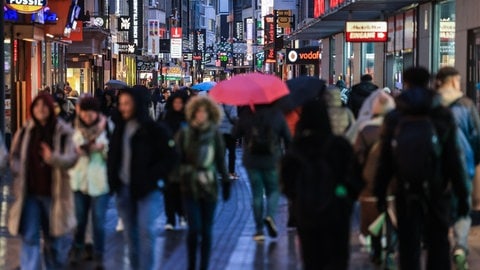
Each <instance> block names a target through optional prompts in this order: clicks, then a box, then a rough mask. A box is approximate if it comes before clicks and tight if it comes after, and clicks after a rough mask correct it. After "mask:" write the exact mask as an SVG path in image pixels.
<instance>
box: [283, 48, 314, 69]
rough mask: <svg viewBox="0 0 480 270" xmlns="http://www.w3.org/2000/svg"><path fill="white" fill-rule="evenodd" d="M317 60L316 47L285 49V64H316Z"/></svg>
mask: <svg viewBox="0 0 480 270" xmlns="http://www.w3.org/2000/svg"><path fill="white" fill-rule="evenodd" d="M319 61H320V50H319V48H318V47H309V48H298V49H287V64H298V65H310V64H318V63H319Z"/></svg>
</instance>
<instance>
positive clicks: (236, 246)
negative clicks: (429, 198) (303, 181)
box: [0, 153, 480, 270]
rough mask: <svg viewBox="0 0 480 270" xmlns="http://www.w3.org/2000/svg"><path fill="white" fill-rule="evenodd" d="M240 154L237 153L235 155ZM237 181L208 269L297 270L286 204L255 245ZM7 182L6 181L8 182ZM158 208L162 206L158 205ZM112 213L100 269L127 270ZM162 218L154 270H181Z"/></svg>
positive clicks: (475, 240)
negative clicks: (271, 234)
mask: <svg viewBox="0 0 480 270" xmlns="http://www.w3.org/2000/svg"><path fill="white" fill-rule="evenodd" d="M239 154H240V153H239ZM238 168H239V174H240V179H239V180H238V181H236V182H235V184H234V185H233V189H232V197H231V199H230V200H229V201H228V202H227V203H223V202H220V203H219V204H218V206H217V211H216V216H215V225H214V228H213V230H214V233H213V234H214V242H213V252H212V257H211V269H215V270H216V269H218V270H223V269H228V270H237V269H238V270H240V269H241V270H248V269H258V270H263V269H265V270H266V269H274V270H290V269H292V270H293V269H301V259H300V251H299V243H298V238H297V236H296V232H295V231H288V230H287V228H286V226H285V225H286V221H287V202H286V200H285V199H284V198H282V199H281V201H280V207H279V214H278V217H277V224H278V227H279V237H278V238H277V239H275V240H271V239H268V238H267V240H266V241H265V242H264V243H260V244H259V243H256V242H255V241H253V239H252V235H253V232H254V221H253V215H252V210H251V207H250V204H251V203H250V200H251V196H250V190H249V188H250V187H249V184H248V180H247V178H246V172H245V170H244V169H243V167H241V166H240V164H238ZM7 178H8V177H7ZM6 182H7V183H8V181H3V185H2V186H0V192H1V194H0V196H1V209H2V212H1V213H0V269H5V270H10V269H17V268H18V266H19V261H18V254H19V249H20V245H21V244H20V241H19V239H18V238H13V237H11V236H9V235H8V233H7V232H6V229H5V209H6V206H7V204H8V203H9V200H11V196H10V194H9V185H8V184H5V183H6ZM159 207H162V208H163V205H161V206H159ZM116 223H117V213H116V210H115V207H114V202H113V200H112V202H111V204H110V207H109V210H108V212H107V223H106V224H105V227H106V230H107V244H106V246H107V250H106V254H105V265H106V269H108V270H113V269H114V270H123V269H125V270H126V269H128V259H126V256H125V255H124V248H123V239H122V234H121V233H119V232H117V231H116V230H115V226H116ZM352 223H353V224H354V225H353V229H352V244H351V249H352V254H351V262H350V269H351V270H369V269H375V268H374V267H373V266H372V265H371V264H370V263H369V260H368V252H367V251H366V250H365V248H363V247H362V246H361V245H360V243H359V240H358V239H359V238H358V229H357V228H358V226H357V225H356V224H358V220H356V218H355V217H354V218H353V222H352ZM164 224H165V217H162V218H161V219H159V220H158V227H159V235H158V241H157V247H156V249H157V252H156V254H157V264H158V265H159V266H158V269H168V270H176V269H181V270H184V269H186V268H187V267H186V263H187V255H186V246H185V239H186V230H185V228H180V229H178V230H175V231H168V232H167V231H164V230H163V226H164ZM479 240H480V227H478V226H477V227H474V228H472V231H471V233H470V246H471V256H470V257H469V260H470V264H471V269H480V241H479ZM71 269H82V270H88V269H93V264H92V263H91V262H85V263H84V264H82V265H79V266H78V267H76V268H73V267H72V268H71Z"/></svg>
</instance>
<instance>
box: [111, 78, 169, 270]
mask: <svg viewBox="0 0 480 270" xmlns="http://www.w3.org/2000/svg"><path fill="white" fill-rule="evenodd" d="M148 101H149V92H148V89H147V88H146V87H144V86H134V87H133V88H127V89H124V90H122V92H120V95H119V105H118V110H119V113H120V116H121V117H120V119H119V121H118V122H117V124H116V127H115V130H114V132H113V135H112V138H111V140H110V147H109V149H110V151H109V155H108V156H109V159H108V176H109V184H110V188H111V190H112V192H114V193H115V194H116V196H117V197H116V198H117V208H118V213H119V216H120V217H121V218H122V221H123V223H124V226H125V230H124V238H125V242H126V244H127V245H128V250H129V257H130V264H131V266H132V269H142V270H143V269H145V270H150V269H156V268H155V267H154V265H153V262H154V249H155V239H156V237H157V231H156V227H155V220H156V219H157V218H158V217H159V216H160V208H159V207H158V206H159V205H160V203H161V202H160V200H161V195H160V190H159V187H158V181H159V180H160V179H166V177H167V175H168V174H169V173H170V171H171V169H172V168H173V167H174V166H175V164H176V163H177V161H178V155H177V152H176V150H175V143H174V140H173V137H172V135H171V133H170V132H169V130H168V129H167V128H165V127H163V126H160V125H159V124H157V123H155V122H154V121H153V120H152V119H151V118H150V117H149V116H148Z"/></svg>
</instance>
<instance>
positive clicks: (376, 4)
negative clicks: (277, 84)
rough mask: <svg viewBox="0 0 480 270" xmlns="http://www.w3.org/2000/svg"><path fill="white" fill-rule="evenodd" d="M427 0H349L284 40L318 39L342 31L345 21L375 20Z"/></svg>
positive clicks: (427, 0)
mask: <svg viewBox="0 0 480 270" xmlns="http://www.w3.org/2000/svg"><path fill="white" fill-rule="evenodd" d="M426 2H429V0H351V1H347V3H345V5H343V6H340V7H338V8H336V9H334V10H331V11H329V12H327V13H326V14H324V15H323V16H321V17H319V18H316V19H312V20H311V21H309V22H307V23H305V24H304V25H302V26H301V27H300V28H299V29H297V30H296V31H294V32H293V33H292V34H290V35H289V36H286V37H285V39H286V40H318V39H322V38H325V37H329V36H331V35H334V34H337V33H340V32H343V31H344V30H345V22H346V21H368V20H377V19H379V18H382V16H383V17H385V16H388V15H389V14H391V13H395V12H397V11H399V10H402V9H408V8H411V7H413V6H414V5H416V4H422V3H426Z"/></svg>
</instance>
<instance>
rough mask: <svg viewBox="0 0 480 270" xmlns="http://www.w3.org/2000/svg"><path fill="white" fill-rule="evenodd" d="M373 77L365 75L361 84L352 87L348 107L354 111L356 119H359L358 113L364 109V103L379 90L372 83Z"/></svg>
mask: <svg viewBox="0 0 480 270" xmlns="http://www.w3.org/2000/svg"><path fill="white" fill-rule="evenodd" d="M372 80H373V78H372V75H370V74H365V75H363V76H362V77H361V79H360V83H359V84H356V85H354V86H352V91H351V92H350V97H349V98H348V103H347V106H348V107H349V108H350V110H352V112H353V115H355V118H358V112H359V111H360V108H361V107H362V104H363V102H364V101H365V99H367V97H368V96H370V94H371V93H373V92H374V91H375V90H377V89H378V86H376V85H375V84H373V83H372Z"/></svg>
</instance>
